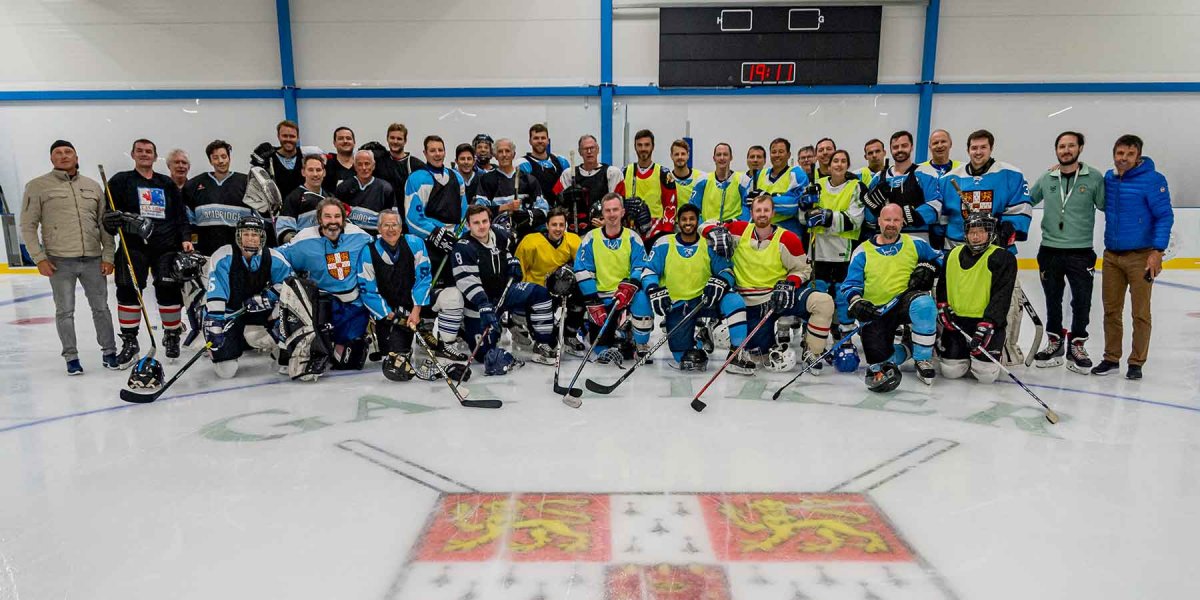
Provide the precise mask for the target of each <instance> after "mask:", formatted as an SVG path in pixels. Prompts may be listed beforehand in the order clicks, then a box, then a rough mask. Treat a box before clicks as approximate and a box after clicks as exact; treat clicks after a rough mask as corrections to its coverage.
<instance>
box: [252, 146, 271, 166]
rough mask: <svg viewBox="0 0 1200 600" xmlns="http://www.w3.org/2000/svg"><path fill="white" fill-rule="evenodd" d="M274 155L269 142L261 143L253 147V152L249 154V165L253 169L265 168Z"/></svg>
mask: <svg viewBox="0 0 1200 600" xmlns="http://www.w3.org/2000/svg"><path fill="white" fill-rule="evenodd" d="M274 153H275V146H273V145H271V142H263V143H261V144H259V145H257V146H255V147H254V151H253V152H251V153H250V165H251V166H254V167H261V168H263V169H265V168H267V165H268V164H270V163H271V155H272V154H274Z"/></svg>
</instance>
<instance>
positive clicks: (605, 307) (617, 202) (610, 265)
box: [575, 192, 654, 362]
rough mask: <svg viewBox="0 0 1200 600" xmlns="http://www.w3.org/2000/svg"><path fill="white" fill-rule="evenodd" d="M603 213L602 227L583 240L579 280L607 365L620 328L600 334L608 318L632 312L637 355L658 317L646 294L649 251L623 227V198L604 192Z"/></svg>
mask: <svg viewBox="0 0 1200 600" xmlns="http://www.w3.org/2000/svg"><path fill="white" fill-rule="evenodd" d="M600 210H601V219H602V225H601V226H600V227H597V228H595V229H592V230H591V231H589V232H587V235H585V236H583V241H582V242H581V243H580V245H579V252H578V253H577V254H576V255H575V280H576V281H577V282H579V291H580V293H582V294H583V302H584V306H585V308H586V310H587V316H588V320H589V326H588V336H589V337H590V338H591V339H592V340H593V342H594V343H595V349H596V352H597V353H598V354H597V355H598V356H601V360H602V361H605V362H607V361H608V360H610V359H611V358H606V355H605V350H606V349H607V348H608V347H610V346H611V345H612V341H613V339H614V338H615V332H616V330H617V329H618V325H617V324H615V323H610V324H609V325H608V327H605V328H604V331H603V332H601V331H600V329H601V328H602V327H604V325H605V323H606V321H607V320H608V318H609V315H610V314H612V313H617V312H620V311H624V310H626V309H628V310H629V315H630V317H631V319H630V320H631V322H632V325H633V342H634V345H635V346H636V350H635V352H636V353H644V352H645V351H646V344H647V343H648V342H649V341H650V330H651V329H652V328H653V327H654V314H653V312H652V310H651V308H650V301H649V299H648V298H647V297H646V294H645V292H643V291H641V287H642V285H641V278H642V274H643V273H644V272H645V270H646V248H645V246H644V245H643V244H642V239H641V238H640V237H638V236H637V235H635V234H634V232H633V231H632V230H631V229H628V228H626V227H624V226H622V225H621V223H622V219H624V218H625V204H624V201H623V200H622V199H621V195H620V194H619V193H617V192H609V193H607V194H605V195H604V197H603V198H602V199H601V200H600ZM614 320H617V319H616V318H615V317H614ZM626 346H628V344H626ZM626 354H627V355H629V356H632V355H633V354H634V353H626ZM639 355H640V354H639Z"/></svg>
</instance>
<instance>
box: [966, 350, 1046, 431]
mask: <svg viewBox="0 0 1200 600" xmlns="http://www.w3.org/2000/svg"><path fill="white" fill-rule="evenodd" d="M958 332H959V333H961V334H962V336H963V337H964V338H966V340H967V344H968V345H969V344H970V343H971V336H969V335H967V332H965V331H963V330H961V329H959V330H958ZM979 353H980V354H982V355H984V356H986V357H987V359H988V360H990V361H992V364H994V365H996V366H997V367H999V368H1000V370H1001V371H1003V372H1004V374H1005V375H1008V378H1009V379H1011V380H1013V381H1014V382H1016V384H1017V385H1019V386H1021V389H1023V390H1025V392H1026V393H1027V394H1029V395H1030V396H1033V399H1034V400H1037V403H1038V404H1041V405H1042V408H1044V409H1046V420H1047V421H1050V423H1051V424H1056V423H1058V414H1057V413H1055V412H1054V411H1053V410H1050V407H1049V406H1046V403H1045V402H1042V399H1041V398H1038V395H1037V394H1035V393H1033V390H1031V389H1029V386H1027V385H1025V384H1024V383H1023V382H1022V381H1021V380H1020V379H1017V376H1016V375H1013V374H1012V371H1009V370H1008V368H1007V367H1005V366H1004V365H1003V364H1001V363H1000V361H998V360H996V357H994V356H992V353H991V352H988V350H987V348H980V349H979Z"/></svg>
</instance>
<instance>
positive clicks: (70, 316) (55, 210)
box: [21, 140, 117, 375]
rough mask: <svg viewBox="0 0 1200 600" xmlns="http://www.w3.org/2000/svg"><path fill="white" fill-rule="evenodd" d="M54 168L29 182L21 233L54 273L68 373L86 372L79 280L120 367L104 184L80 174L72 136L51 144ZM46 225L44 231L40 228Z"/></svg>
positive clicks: (112, 361) (106, 360)
mask: <svg viewBox="0 0 1200 600" xmlns="http://www.w3.org/2000/svg"><path fill="white" fill-rule="evenodd" d="M50 164H51V165H53V166H54V169H53V170H52V171H50V172H49V173H46V174H45V175H42V176H41V177H38V178H36V179H33V180H31V181H30V182H29V183H27V184H26V185H25V195H24V198H23V200H22V202H21V237H22V238H23V240H24V241H25V245H26V247H27V248H29V254H30V256H32V257H33V260H34V262H36V263H37V268H38V272H39V273H41V274H42V275H43V276H45V277H49V278H50V289H51V290H52V292H53V294H54V307H55V313H54V324H55V326H56V327H57V328H58V339H59V341H60V342H62V356H63V358H64V359H66V361H67V374H68V375H80V374H82V373H83V366H82V365H81V364H80V362H79V352H78V349H77V348H76V347H75V283H76V282H77V281H78V282H79V283H80V284H81V285H83V293H84V295H85V296H86V297H87V301H88V305H89V306H90V307H91V309H92V324H93V325H95V327H96V343H98V344H100V350H101V353H102V356H103V358H102V360H103V364H104V366H105V367H106V368H109V369H116V368H117V340H116V338H115V337H114V335H113V324H112V312H111V311H110V310H109V308H108V281H107V280H106V279H105V277H107V276H108V275H111V274H112V272H113V251H114V248H115V244H114V243H113V237H112V236H110V235H108V234H107V233H105V232H104V231H103V230H101V228H100V223H101V220H102V218H103V215H104V208H105V200H104V190H103V189H102V188H101V187H100V184H99V183H97V182H96V181H95V180H93V179H91V178H88V177H84V176H83V175H80V174H79V157H78V156H77V155H76V154H75V146H73V145H71V142H68V141H65V140H58V141H56V142H54V143H53V144H51V145H50ZM39 229H40V230H41V236H40V237H39V235H38V230H39Z"/></svg>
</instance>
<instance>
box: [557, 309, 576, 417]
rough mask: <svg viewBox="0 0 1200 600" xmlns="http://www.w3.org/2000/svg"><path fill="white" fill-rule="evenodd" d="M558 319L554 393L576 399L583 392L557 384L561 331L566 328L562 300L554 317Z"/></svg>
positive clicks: (560, 359) (561, 341)
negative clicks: (568, 395)
mask: <svg viewBox="0 0 1200 600" xmlns="http://www.w3.org/2000/svg"><path fill="white" fill-rule="evenodd" d="M555 318H557V319H558V352H556V353H555V356H554V393H555V394H562V395H563V396H566V395H567V394H570V395H572V396H574V397H576V398H578V397H580V396H582V395H583V390H581V389H579V388H565V387H563V386H562V385H560V384H559V383H558V372H559V370H560V369H561V367H562V355H563V331H564V330H565V329H566V328H567V306H566V300H565V299H564V301H563V305H562V306H560V307H558V311H557V315H556V317H555Z"/></svg>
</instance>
